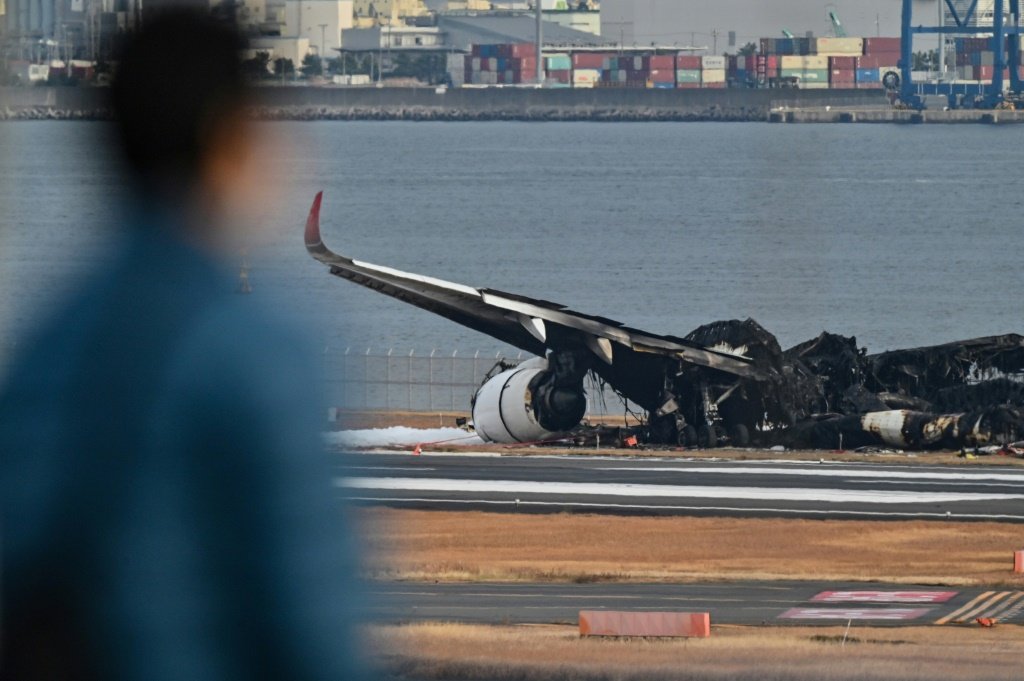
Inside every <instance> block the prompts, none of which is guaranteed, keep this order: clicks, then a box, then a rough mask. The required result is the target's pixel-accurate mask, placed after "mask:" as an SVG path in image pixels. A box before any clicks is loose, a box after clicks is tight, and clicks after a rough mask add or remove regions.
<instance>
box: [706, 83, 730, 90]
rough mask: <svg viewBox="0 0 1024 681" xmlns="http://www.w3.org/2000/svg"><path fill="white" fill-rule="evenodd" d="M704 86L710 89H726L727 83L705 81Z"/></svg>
mask: <svg viewBox="0 0 1024 681" xmlns="http://www.w3.org/2000/svg"><path fill="white" fill-rule="evenodd" d="M704 87H705V88H707V89H709V90H724V89H725V83H704Z"/></svg>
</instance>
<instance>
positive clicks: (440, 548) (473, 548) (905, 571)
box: [360, 508, 1024, 588]
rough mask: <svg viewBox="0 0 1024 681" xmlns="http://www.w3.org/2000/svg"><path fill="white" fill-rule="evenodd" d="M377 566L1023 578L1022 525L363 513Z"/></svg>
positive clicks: (536, 574)
mask: <svg viewBox="0 0 1024 681" xmlns="http://www.w3.org/2000/svg"><path fill="white" fill-rule="evenodd" d="M360 518H361V520H362V523H361V525H362V527H363V532H364V535H365V541H366V544H367V546H368V551H367V556H368V561H369V563H368V566H367V569H368V572H369V573H370V575H371V576H373V577H376V578H382V579H409V580H440V581H530V582H535V581H597V580H613V581H673V582H679V581H698V580H720V579H822V580H836V581H845V580H854V581H860V580H882V581H889V582H896V583H919V584H947V585H959V586H965V585H973V584H991V585H1004V586H1008V587H1016V588H1022V587H1024V576H1022V575H1014V574H1012V565H1013V551H1014V550H1016V549H1019V548H1020V547H1021V545H1022V542H1024V531H1022V529H1021V526H1020V525H1012V524H1004V523H958V522H927V521H906V522H903V521H893V522H872V521H854V520H841V521H840V520H799V519H751V518H688V517H665V518H648V517H620V516H603V515H569V514H558V515H516V514H501V513H482V512H448V511H412V510H396V509H385V508H373V509H365V510H363V511H361V512H360Z"/></svg>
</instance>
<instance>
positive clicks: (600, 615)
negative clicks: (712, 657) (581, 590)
mask: <svg viewBox="0 0 1024 681" xmlns="http://www.w3.org/2000/svg"><path fill="white" fill-rule="evenodd" d="M580 636H674V637H685V638H707V637H709V636H711V615H710V614H709V613H706V612H616V611H613V610H581V611H580Z"/></svg>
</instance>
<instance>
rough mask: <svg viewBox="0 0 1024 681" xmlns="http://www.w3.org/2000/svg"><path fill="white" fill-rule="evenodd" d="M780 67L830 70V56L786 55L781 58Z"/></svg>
mask: <svg viewBox="0 0 1024 681" xmlns="http://www.w3.org/2000/svg"><path fill="white" fill-rule="evenodd" d="M779 67H780V68H782V69H804V70H814V71H827V70H828V57H823V56H814V55H812V56H805V57H797V56H786V57H780V58H779Z"/></svg>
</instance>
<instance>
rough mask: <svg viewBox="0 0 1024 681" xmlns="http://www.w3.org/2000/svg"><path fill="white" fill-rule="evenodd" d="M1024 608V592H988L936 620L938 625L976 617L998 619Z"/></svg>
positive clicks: (966, 620) (965, 620)
mask: <svg viewBox="0 0 1024 681" xmlns="http://www.w3.org/2000/svg"><path fill="white" fill-rule="evenodd" d="M1018 606H1024V591H999V592H996V591H986V592H985V593H983V594H981V595H980V596H978V597H976V598H974V599H973V600H972V601H971V602H970V603H968V604H967V605H964V606H963V607H961V608H960V609H959V610H956V611H954V612H951V613H950V614H948V615H946V616H945V617H942V618H940V619H937V620H935V623H936V624H948V623H950V622H953V623H958V622H968V621H970V620H972V619H974V618H976V617H989V618H991V619H998V618H999V617H1000V616H1001V615H1003V614H1004V613H1007V612H1010V611H1015V610H1017V609H1018Z"/></svg>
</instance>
